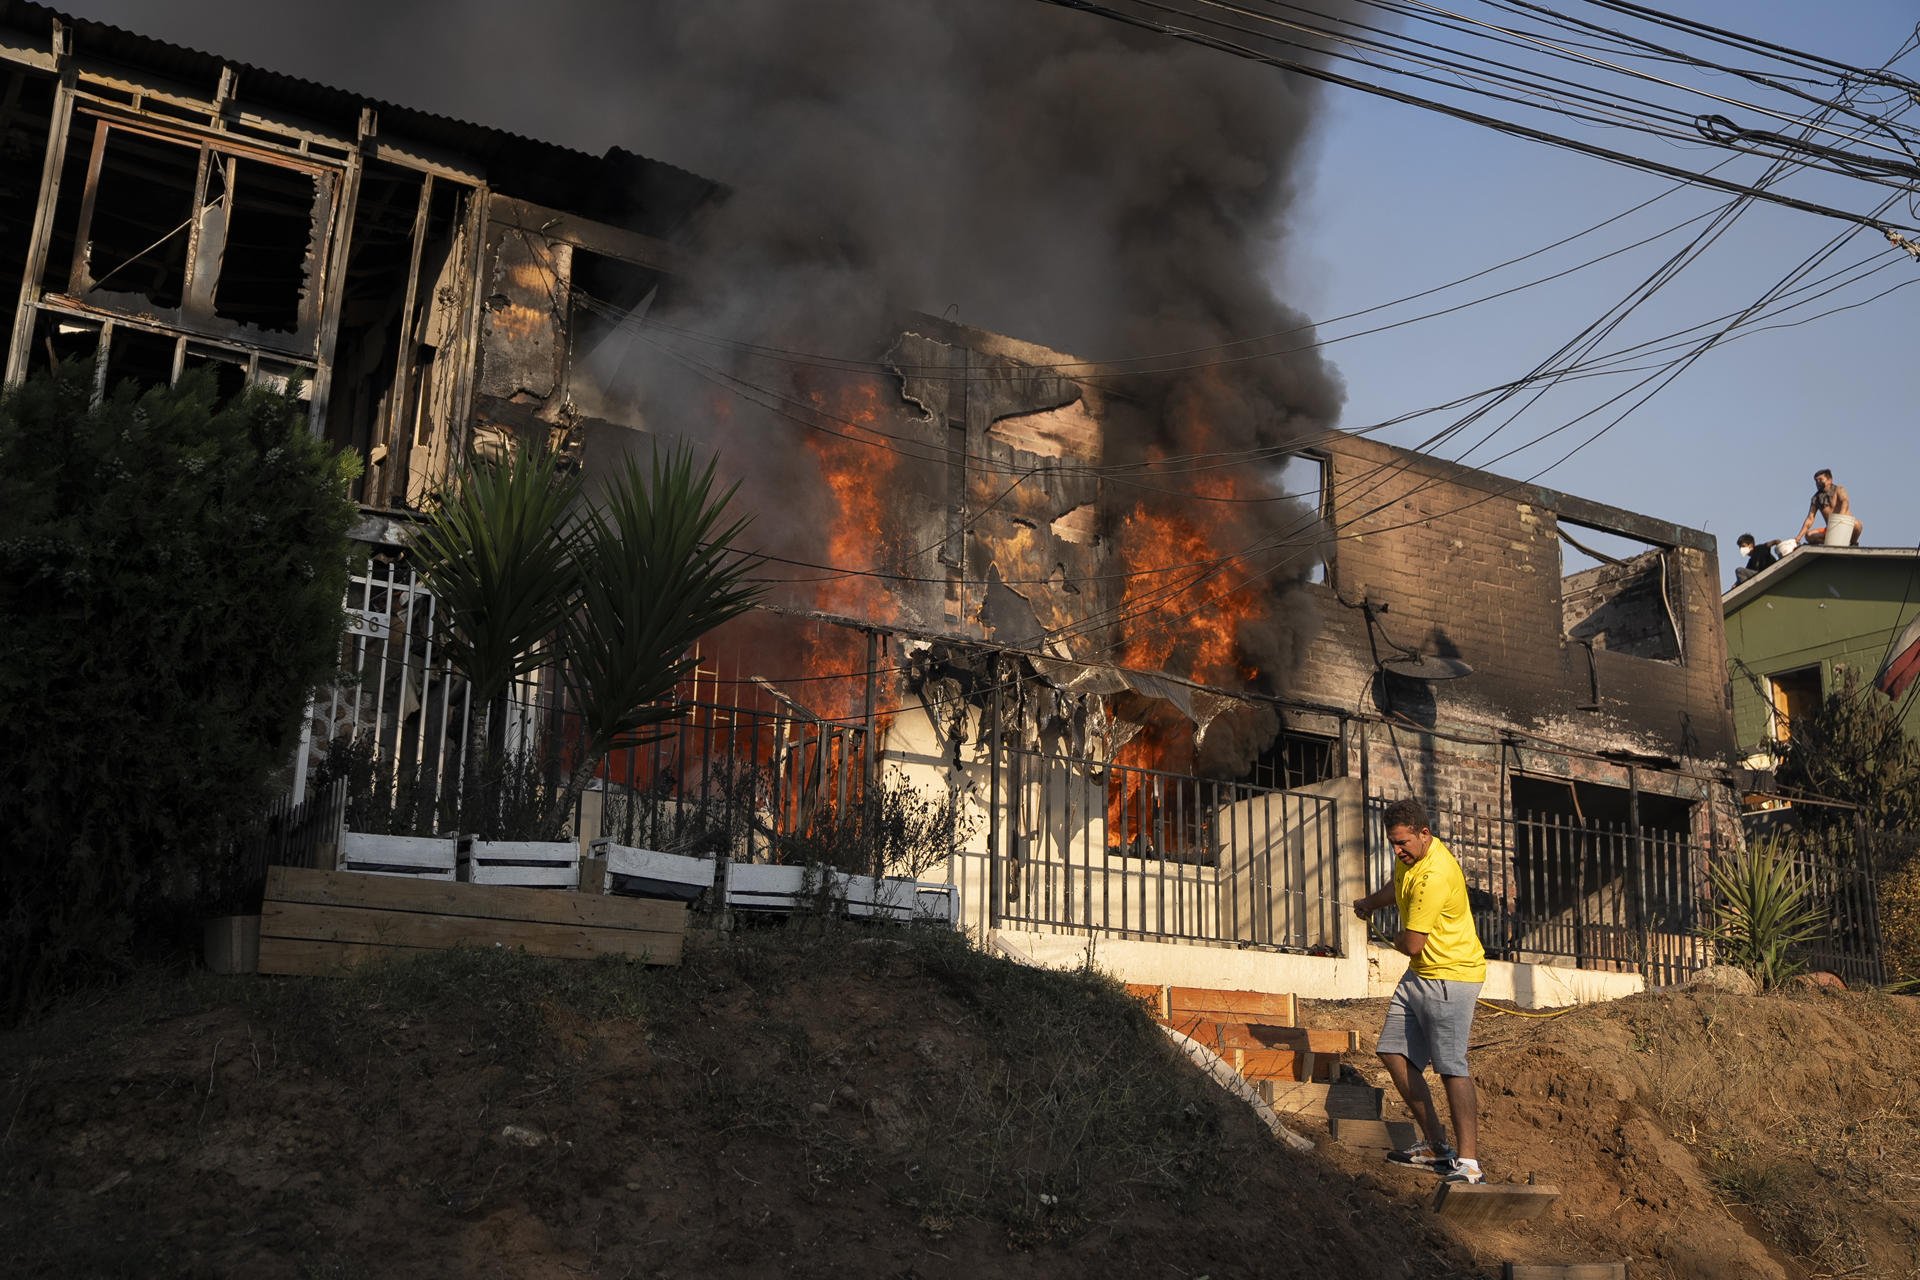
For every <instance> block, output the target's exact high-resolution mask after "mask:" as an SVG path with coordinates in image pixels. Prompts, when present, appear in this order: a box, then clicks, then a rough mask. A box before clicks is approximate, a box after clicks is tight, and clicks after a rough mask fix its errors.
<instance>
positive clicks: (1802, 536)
mask: <svg viewBox="0 0 1920 1280" xmlns="http://www.w3.org/2000/svg"><path fill="white" fill-rule="evenodd" d="M1819 513H1820V503H1819V501H1818V500H1815V501H1814V502H1813V503H1811V504H1809V505H1808V507H1807V518H1806V519H1805V520H1802V521H1801V522H1800V532H1799V534H1798V535H1797V536H1798V538H1799V540H1800V541H1802V542H1805V541H1806V540H1807V535H1808V534H1810V533H1812V532H1813V518H1814V517H1815V516H1816V515H1818V514H1819Z"/></svg>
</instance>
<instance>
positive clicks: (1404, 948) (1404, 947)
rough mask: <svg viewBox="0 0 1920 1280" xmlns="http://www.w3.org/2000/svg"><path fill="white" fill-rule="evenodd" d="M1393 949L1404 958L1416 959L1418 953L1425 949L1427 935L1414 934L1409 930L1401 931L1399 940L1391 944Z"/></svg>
mask: <svg viewBox="0 0 1920 1280" xmlns="http://www.w3.org/2000/svg"><path fill="white" fill-rule="evenodd" d="M1393 949H1394V950H1395V951H1398V952H1399V953H1400V954H1402V955H1404V956H1407V957H1409V958H1412V959H1418V958H1419V955H1420V953H1421V952H1422V951H1425V950H1426V949H1427V935H1426V934H1424V933H1415V932H1414V931H1413V930H1411V929H1402V930H1401V931H1400V938H1399V940H1398V941H1397V942H1395V943H1394V944H1393Z"/></svg>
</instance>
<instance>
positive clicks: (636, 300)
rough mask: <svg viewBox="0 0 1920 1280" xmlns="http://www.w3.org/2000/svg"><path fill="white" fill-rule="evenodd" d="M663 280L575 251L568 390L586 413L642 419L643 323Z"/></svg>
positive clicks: (600, 256) (642, 270)
mask: <svg viewBox="0 0 1920 1280" xmlns="http://www.w3.org/2000/svg"><path fill="white" fill-rule="evenodd" d="M664 279H665V277H663V276H662V275H661V274H660V273H659V272H658V271H653V270H650V269H649V268H646V267H640V266H635V265H633V264H632V263H629V262H622V261H620V260H619V259H617V258H610V257H607V256H606V255H604V254H599V253H590V252H588V251H587V250H585V249H578V248H576V249H575V250H574V251H573V276H572V282H571V285H572V287H571V288H570V289H569V290H568V295H567V296H568V300H569V302H570V304H571V306H570V310H569V315H568V324H569V325H570V326H571V327H572V339H573V369H572V376H571V379H570V382H569V385H568V390H569V393H570V394H571V395H572V397H573V399H574V403H575V404H576V406H577V407H578V408H579V410H580V411H581V412H582V413H585V414H587V415H589V416H591V417H597V418H605V419H607V420H608V421H611V422H636V421H637V418H638V415H637V412H636V409H637V406H638V404H639V400H640V393H641V380H642V379H641V375H642V372H643V370H644V367H645V365H646V359H645V351H644V349H643V348H642V347H641V344H640V334H639V328H640V325H641V323H642V322H643V321H644V320H645V319H646V316H647V312H648V310H649V308H650V307H651V306H652V305H653V303H654V301H655V299H656V297H657V296H658V294H659V290H660V287H661V285H662V283H663V282H664Z"/></svg>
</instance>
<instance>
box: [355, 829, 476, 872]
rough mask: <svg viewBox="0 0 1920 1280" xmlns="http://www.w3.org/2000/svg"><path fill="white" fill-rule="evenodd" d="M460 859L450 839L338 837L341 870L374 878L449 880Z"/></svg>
mask: <svg viewBox="0 0 1920 1280" xmlns="http://www.w3.org/2000/svg"><path fill="white" fill-rule="evenodd" d="M458 858H459V841H458V840H456V839H455V838H454V837H452V836H383V835H373V834H371V833H369V832H365V831H348V832H345V833H343V834H342V835H341V837H340V870H342V871H364V872H368V873H370V874H372V875H377V876H416V877H418V878H420V879H424V880H451V879H453V873H454V867H455V865H456V863H457V861H458Z"/></svg>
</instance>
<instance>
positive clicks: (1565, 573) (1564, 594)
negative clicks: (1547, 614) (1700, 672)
mask: <svg viewBox="0 0 1920 1280" xmlns="http://www.w3.org/2000/svg"><path fill="white" fill-rule="evenodd" d="M1559 530H1560V575H1561V576H1560V617H1561V625H1562V627H1563V629H1564V632H1565V635H1566V638H1567V639H1569V640H1572V641H1575V642H1577V643H1579V644H1583V645H1590V646H1592V647H1593V648H1595V649H1605V650H1607V651H1608V652H1610V653H1619V654H1625V655H1626V656H1627V657H1630V658H1651V659H1655V660H1658V661H1664V662H1678V661H1679V660H1680V656H1681V654H1680V631H1679V627H1678V625H1677V624H1676V623H1675V621H1674V619H1675V616H1676V613H1675V608H1674V603H1675V602H1674V599H1673V587H1672V583H1671V580H1670V577H1669V571H1668V555H1669V549H1668V548H1666V547H1663V546H1660V545H1658V544H1657V543H1652V542H1647V541H1645V540H1643V539H1639V538H1635V537H1632V536H1631V535H1628V534H1623V533H1617V532H1614V531H1611V530H1607V529H1600V528H1595V527H1593V526H1591V525H1583V524H1578V523H1575V522H1574V521H1571V520H1565V519H1563V520H1561V521H1560V522H1559Z"/></svg>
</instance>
